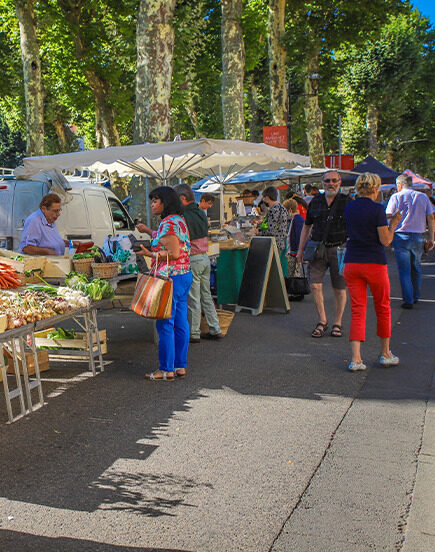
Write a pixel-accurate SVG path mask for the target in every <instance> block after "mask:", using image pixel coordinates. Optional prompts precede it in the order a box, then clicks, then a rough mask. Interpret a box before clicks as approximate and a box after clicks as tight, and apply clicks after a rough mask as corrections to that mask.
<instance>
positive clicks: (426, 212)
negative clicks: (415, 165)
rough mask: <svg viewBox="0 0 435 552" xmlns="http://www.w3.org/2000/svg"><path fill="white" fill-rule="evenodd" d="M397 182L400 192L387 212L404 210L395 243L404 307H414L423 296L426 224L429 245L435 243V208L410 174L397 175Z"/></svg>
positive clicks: (392, 199)
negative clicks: (423, 255)
mask: <svg viewBox="0 0 435 552" xmlns="http://www.w3.org/2000/svg"><path fill="white" fill-rule="evenodd" d="M396 186H397V192H398V193H397V194H394V195H392V196H391V198H390V200H389V202H388V205H387V209H386V213H387V218H391V217H392V215H394V213H395V212H396V211H398V210H399V211H400V212H401V214H402V219H401V221H400V223H399V224H398V226H397V228H396V230H395V233H394V240H393V247H394V253H395V255H396V261H397V268H398V269H399V277H400V285H401V287H402V297H403V301H404V302H403V304H402V308H404V309H412V307H413V304H414V303H417V302H418V300H419V299H420V290H421V256H422V254H423V248H424V241H425V240H424V234H425V232H426V224H427V226H428V228H429V240H428V242H427V248H428V250H429V251H430V250H431V249H433V247H434V221H433V216H432V213H433V212H434V211H435V209H434V207H433V205H432V203H431V202H430V200H429V199H428V197H427V196H426V195H425V194H422V193H421V192H417V191H416V190H413V189H412V187H411V186H412V178H411V177H410V176H407V175H403V174H401V175H400V176H398V177H397V179H396Z"/></svg>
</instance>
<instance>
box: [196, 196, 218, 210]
mask: <svg viewBox="0 0 435 552" xmlns="http://www.w3.org/2000/svg"><path fill="white" fill-rule="evenodd" d="M214 201H215V197H214V195H213V194H209V193H207V192H205V193H203V194H202V195H201V199H200V200H199V205H198V207H199V208H200V209H202V210H203V211H205V212H207V211H208V210H209V209H211V208H212V207H213V203H214Z"/></svg>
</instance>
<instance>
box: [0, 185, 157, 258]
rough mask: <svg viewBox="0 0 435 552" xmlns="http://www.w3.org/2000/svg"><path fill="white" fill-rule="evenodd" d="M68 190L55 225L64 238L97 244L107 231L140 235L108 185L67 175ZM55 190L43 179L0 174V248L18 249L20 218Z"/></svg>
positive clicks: (63, 196)
mask: <svg viewBox="0 0 435 552" xmlns="http://www.w3.org/2000/svg"><path fill="white" fill-rule="evenodd" d="M67 180H68V190H66V191H65V192H64V194H62V213H61V215H60V217H59V218H58V219H57V222H56V225H57V228H58V230H59V233H60V235H61V236H62V238H64V239H66V240H80V241H90V240H92V241H93V242H94V243H95V244H96V245H98V246H99V247H102V246H103V243H104V239H105V238H106V236H108V235H109V234H111V235H115V234H134V236H135V237H136V238H137V239H138V240H140V241H147V240H149V239H150V237H149V236H148V234H141V233H140V232H138V231H137V230H136V228H135V225H134V222H133V220H132V218H131V217H130V215H129V214H128V212H127V210H126V209H125V207H124V206H123V204H122V203H121V202H120V201H119V199H118V198H117V197H116V196H115V194H114V193H113V192H112V191H111V190H110V189H108V188H105V187H103V186H98V185H96V184H91V183H90V182H89V180H87V179H84V178H79V177H67ZM50 191H54V192H56V193H57V190H53V189H51V190H50V188H49V185H48V184H47V183H46V182H43V181H37V180H35V181H31V180H16V179H15V177H13V176H0V248H3V249H10V250H13V251H18V248H19V245H20V241H21V234H22V231H23V226H24V221H25V220H26V218H27V217H28V216H29V215H30V214H31V213H33V211H36V210H37V209H38V208H39V203H40V201H41V199H42V197H43V196H44V195H45V194H47V193H49V192H50Z"/></svg>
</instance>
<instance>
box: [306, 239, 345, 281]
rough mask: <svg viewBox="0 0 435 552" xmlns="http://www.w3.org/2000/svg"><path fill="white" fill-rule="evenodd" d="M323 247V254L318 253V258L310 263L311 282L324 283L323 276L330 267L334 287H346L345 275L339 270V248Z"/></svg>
mask: <svg viewBox="0 0 435 552" xmlns="http://www.w3.org/2000/svg"><path fill="white" fill-rule="evenodd" d="M322 249H323V253H322V255H321V256H318V255H316V258H315V259H314V260H313V261H311V262H310V263H309V267H308V275H309V279H310V284H321V283H323V277H324V276H325V272H326V271H327V270H328V268H329V275H330V277H331V284H332V287H333V288H334V289H346V281H345V279H344V276H342V275H341V274H340V273H339V271H338V260H337V248H336V247H324V248H322Z"/></svg>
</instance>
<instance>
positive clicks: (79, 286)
mask: <svg viewBox="0 0 435 552" xmlns="http://www.w3.org/2000/svg"><path fill="white" fill-rule="evenodd" d="M65 284H66V285H67V286H68V287H70V288H72V289H75V290H79V291H82V292H83V293H84V294H85V295H87V296H88V297H90V298H91V299H92V300H93V301H101V299H111V298H112V297H113V296H114V294H115V291H114V289H113V287H112V286H111V284H110V283H109V282H108V281H107V280H102V279H100V278H94V279H93V280H90V281H89V280H88V278H87V277H86V275H85V274H82V273H79V272H70V273H69V274H68V275H67V277H66V278H65Z"/></svg>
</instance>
